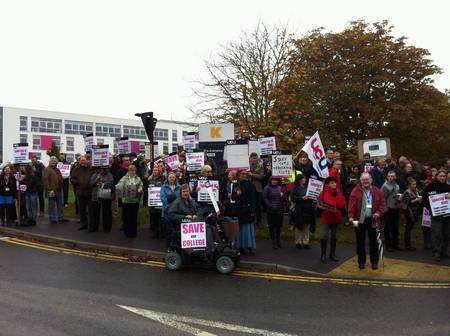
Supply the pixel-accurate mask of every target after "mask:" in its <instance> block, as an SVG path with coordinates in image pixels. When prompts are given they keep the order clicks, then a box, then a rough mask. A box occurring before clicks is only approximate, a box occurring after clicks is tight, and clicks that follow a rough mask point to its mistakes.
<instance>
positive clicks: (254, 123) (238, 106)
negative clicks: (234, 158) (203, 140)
mask: <svg viewBox="0 0 450 336" xmlns="http://www.w3.org/2000/svg"><path fill="white" fill-rule="evenodd" d="M291 50H292V43H291V36H290V35H289V34H288V32H287V29H286V27H282V28H276V27H275V28H268V27H267V26H266V25H265V24H264V23H259V24H258V26H257V27H256V29H255V30H254V31H252V32H251V33H244V34H243V35H242V37H241V38H240V39H239V40H238V41H237V42H230V43H229V44H227V45H226V46H224V47H223V49H222V51H221V52H219V53H218V55H217V57H216V59H215V60H210V61H206V62H205V65H206V70H207V73H208V75H209V80H208V81H205V82H198V83H197V84H198V86H199V87H198V88H197V89H195V90H194V92H195V94H196V96H197V97H198V99H199V101H198V103H197V104H195V105H194V106H193V107H192V111H193V112H194V114H195V115H196V116H197V117H199V118H203V119H204V118H206V119H208V120H209V121H213V122H215V121H217V122H233V123H234V124H235V126H236V130H237V133H238V134H239V135H243V136H246V135H252V136H253V135H260V134H263V133H265V132H268V131H270V130H272V129H273V125H272V120H270V119H269V111H270V110H271V109H272V108H273V104H274V97H273V94H272V93H273V90H274V88H275V87H276V86H277V85H278V84H279V83H280V81H281V80H282V79H283V78H284V77H285V75H286V74H287V71H288V67H287V65H288V64H287V61H288V55H289V52H290V51H291Z"/></svg>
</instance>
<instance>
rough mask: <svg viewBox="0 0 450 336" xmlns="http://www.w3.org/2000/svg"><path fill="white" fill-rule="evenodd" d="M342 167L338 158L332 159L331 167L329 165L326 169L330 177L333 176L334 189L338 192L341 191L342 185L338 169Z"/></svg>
mask: <svg viewBox="0 0 450 336" xmlns="http://www.w3.org/2000/svg"><path fill="white" fill-rule="evenodd" d="M341 168H342V161H341V160H340V159H338V160H334V161H333V167H331V168H330V169H329V170H328V171H329V174H330V176H331V177H333V178H334V180H335V183H336V191H337V192H338V193H343V186H342V183H341V173H340V170H341Z"/></svg>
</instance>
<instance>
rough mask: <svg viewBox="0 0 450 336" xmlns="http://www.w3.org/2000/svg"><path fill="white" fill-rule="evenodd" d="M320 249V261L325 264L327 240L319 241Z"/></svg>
mask: <svg viewBox="0 0 450 336" xmlns="http://www.w3.org/2000/svg"><path fill="white" fill-rule="evenodd" d="M320 247H321V250H322V254H321V256H320V261H321V262H323V263H324V264H325V263H326V262H327V239H321V240H320Z"/></svg>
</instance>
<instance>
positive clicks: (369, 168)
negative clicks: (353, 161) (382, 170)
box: [364, 163, 375, 174]
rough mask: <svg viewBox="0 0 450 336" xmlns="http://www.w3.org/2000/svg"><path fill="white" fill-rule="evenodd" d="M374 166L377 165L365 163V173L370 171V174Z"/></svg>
mask: <svg viewBox="0 0 450 336" xmlns="http://www.w3.org/2000/svg"><path fill="white" fill-rule="evenodd" d="M374 168H375V167H374V166H373V165H371V164H370V163H366V164H365V165H364V173H369V174H370V173H371V172H372V170H373V169H374Z"/></svg>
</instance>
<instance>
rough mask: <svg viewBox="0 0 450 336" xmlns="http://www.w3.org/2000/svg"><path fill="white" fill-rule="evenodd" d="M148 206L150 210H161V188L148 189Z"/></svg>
mask: <svg viewBox="0 0 450 336" xmlns="http://www.w3.org/2000/svg"><path fill="white" fill-rule="evenodd" d="M148 206H149V207H152V208H161V207H162V201H161V187H149V188H148Z"/></svg>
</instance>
